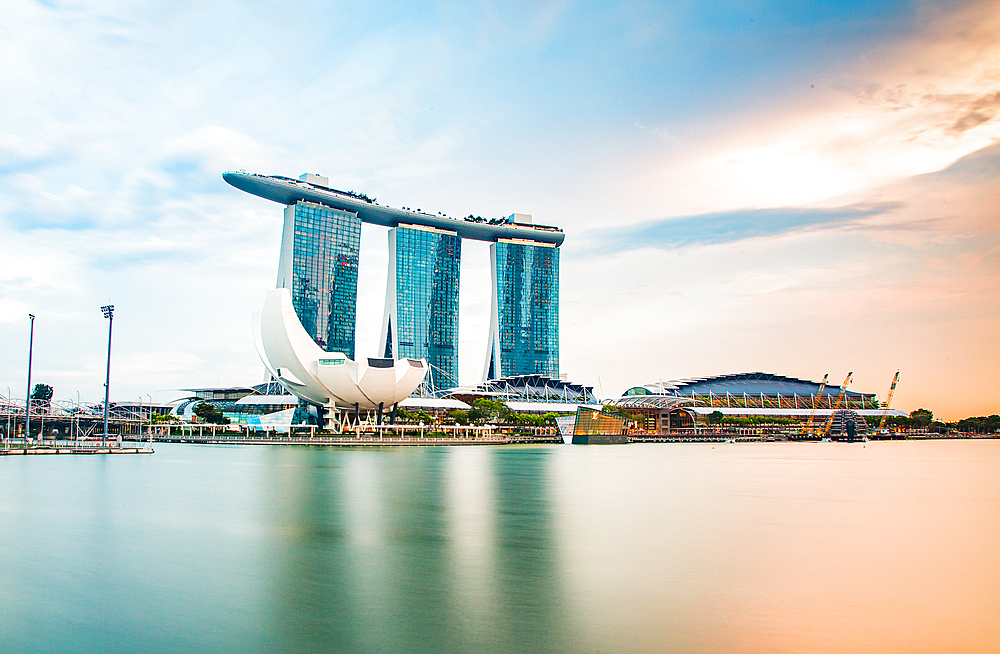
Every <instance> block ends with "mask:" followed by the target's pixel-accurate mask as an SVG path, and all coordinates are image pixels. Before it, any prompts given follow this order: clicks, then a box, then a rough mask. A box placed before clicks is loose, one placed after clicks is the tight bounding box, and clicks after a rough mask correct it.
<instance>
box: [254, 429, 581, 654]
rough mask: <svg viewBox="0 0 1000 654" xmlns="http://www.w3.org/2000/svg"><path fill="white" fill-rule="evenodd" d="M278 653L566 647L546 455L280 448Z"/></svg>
mask: <svg viewBox="0 0 1000 654" xmlns="http://www.w3.org/2000/svg"><path fill="white" fill-rule="evenodd" d="M276 452H277V454H276V460H275V461H274V465H273V467H272V469H273V474H272V475H271V476H270V478H269V479H268V486H267V499H266V504H267V505H268V506H270V507H271V510H272V520H273V521H274V524H275V527H276V528H275V532H276V536H277V537H276V539H275V542H274V546H273V547H272V548H271V551H270V552H269V553H268V556H269V558H270V559H271V561H272V566H271V571H272V574H271V576H270V579H269V585H270V586H271V588H272V589H273V590H272V592H271V596H272V597H273V599H274V617H275V620H274V624H273V627H272V628H273V630H274V633H275V637H276V639H277V641H278V642H283V643H285V644H286V645H287V644H294V646H295V647H296V648H297V649H299V650H302V651H306V650H316V649H333V650H336V651H358V652H360V651H426V652H469V651H487V650H491V651H507V652H518V651H525V652H527V651H539V648H540V647H541V648H542V649H546V650H548V651H552V650H553V649H554V648H555V649H561V646H560V643H561V641H562V639H561V637H560V631H559V630H560V625H561V620H560V612H561V605H560V601H559V597H560V591H559V587H558V583H559V580H558V574H557V570H556V551H555V548H554V543H555V539H554V537H553V533H552V518H551V510H550V507H549V502H548V493H547V492H546V479H547V473H546V469H545V467H546V457H547V456H548V451H547V450H541V449H540V450H535V451H531V452H527V453H526V452H520V453H516V452H512V451H503V450H498V449H492V448H454V449H448V450H443V449H422V450H418V451H398V450H387V451H340V452H330V451H309V450H301V449H298V450H295V449H291V450H278V451H276Z"/></svg>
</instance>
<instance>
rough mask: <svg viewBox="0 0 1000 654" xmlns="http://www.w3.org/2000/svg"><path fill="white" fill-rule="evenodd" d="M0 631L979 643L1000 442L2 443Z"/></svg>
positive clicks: (241, 648) (683, 642)
mask: <svg viewBox="0 0 1000 654" xmlns="http://www.w3.org/2000/svg"><path fill="white" fill-rule="evenodd" d="M0 557H2V558H0V651H3V652H136V651H142V652H190V651H212V652H314V651H317V652H319V651H329V652H664V651H673V652H845V651H872V652H876V651H877V652H941V651H949V652H996V651H998V650H1000V441H995V440H975V441H973V440H962V441H906V442H884V443H882V442H878V443H876V442H872V443H865V444H862V443H852V444H846V443H746V444H743V443H734V444H633V445H626V446H525V447H441V448H436V447H426V448H383V449H374V448H373V449H346V448H317V447H276V446H261V447H256V446H201V445H185V444H161V445H158V446H157V447H156V454H154V455H152V456H106V457H101V456H76V457H73V456H65V457H63V456H48V457H4V458H2V459H0Z"/></svg>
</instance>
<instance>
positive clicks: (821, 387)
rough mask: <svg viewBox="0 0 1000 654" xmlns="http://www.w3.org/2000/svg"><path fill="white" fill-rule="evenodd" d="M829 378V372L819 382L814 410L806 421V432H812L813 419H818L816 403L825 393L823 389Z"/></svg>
mask: <svg viewBox="0 0 1000 654" xmlns="http://www.w3.org/2000/svg"><path fill="white" fill-rule="evenodd" d="M828 379H830V374H829V373H827V374H825V375H823V381H821V382H820V384H819V391H817V393H816V394H815V395H813V410H812V412H811V413H810V414H809V422H807V423H806V434H811V433H812V430H813V421H814V420H815V419H816V406H817V404H816V403H817V402H819V400H820V397H821V396H822V395H823V389H825V388H826V382H827V380H828Z"/></svg>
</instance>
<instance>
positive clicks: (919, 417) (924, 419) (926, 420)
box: [910, 409, 934, 427]
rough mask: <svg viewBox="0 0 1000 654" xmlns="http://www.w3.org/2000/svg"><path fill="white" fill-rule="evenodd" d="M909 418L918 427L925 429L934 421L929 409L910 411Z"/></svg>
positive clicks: (932, 413)
mask: <svg viewBox="0 0 1000 654" xmlns="http://www.w3.org/2000/svg"><path fill="white" fill-rule="evenodd" d="M910 417H911V418H913V420H914V421H915V422H916V423H917V425H918V426H920V427H926V426H928V425H929V424H931V421H932V420H934V412H933V411H931V410H930V409H915V410H913V411H910Z"/></svg>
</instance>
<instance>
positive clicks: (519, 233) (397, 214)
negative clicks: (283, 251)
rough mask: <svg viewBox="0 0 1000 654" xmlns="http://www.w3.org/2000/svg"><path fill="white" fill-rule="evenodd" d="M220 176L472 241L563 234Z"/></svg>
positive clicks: (285, 198) (300, 184) (277, 197)
mask: <svg viewBox="0 0 1000 654" xmlns="http://www.w3.org/2000/svg"><path fill="white" fill-rule="evenodd" d="M308 178H313V179H323V178H318V177H316V176H312V175H310V176H307V179H308ZM222 179H224V180H226V182H228V183H229V184H230V185H232V186H235V187H236V188H238V189H240V190H241V191H246V192H247V193H250V194H252V195H256V196H259V197H262V198H264V199H266V200H272V201H274V202H280V203H281V204H285V205H288V204H295V203H296V202H299V201H304V202H315V203H316V204H322V205H325V206H328V207H332V208H334V209H340V210H341V211H350V212H353V213H356V214H358V218H360V219H361V221H362V222H366V223H372V224H374V225H382V226H384V227H398V226H399V225H420V226H424V227H433V228H436V229H442V230H446V231H449V232H455V233H456V234H457V235H458V236H459V237H461V238H470V239H473V240H476V241H497V240H500V239H512V240H526V241H534V242H536V243H546V244H549V245H553V246H556V247H558V246H559V245H561V244H562V242H563V239H564V238H566V235H565V234H564V233H563V231H562V230H561V229H559V228H558V227H548V226H545V225H531V224H522V223H517V222H506V223H500V224H490V223H487V222H475V221H472V220H468V219H459V218H450V217H447V216H442V215H437V216H435V215H431V214H428V213H423V212H421V211H412V210H408V209H394V208H392V207H386V206H382V205H380V204H377V203H376V202H375V201H374V200H371V199H370V198H368V197H366V196H364V195H361V194H358V193H353V192H347V191H338V190H336V189H333V188H329V187H327V186H324V185H322V184H318V183H313V182H307V181H301V180H297V179H291V178H289V177H279V176H268V175H257V174H254V173H246V172H227V173H223V175H222Z"/></svg>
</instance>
